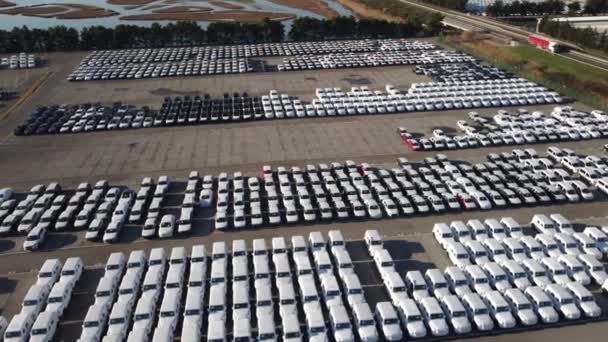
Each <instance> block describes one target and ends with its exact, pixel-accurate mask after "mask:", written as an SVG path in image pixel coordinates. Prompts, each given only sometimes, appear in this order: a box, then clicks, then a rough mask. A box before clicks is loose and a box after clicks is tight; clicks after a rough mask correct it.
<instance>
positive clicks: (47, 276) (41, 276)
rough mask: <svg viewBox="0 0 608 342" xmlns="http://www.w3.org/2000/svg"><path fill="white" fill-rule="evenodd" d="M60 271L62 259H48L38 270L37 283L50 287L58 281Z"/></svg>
mask: <svg viewBox="0 0 608 342" xmlns="http://www.w3.org/2000/svg"><path fill="white" fill-rule="evenodd" d="M60 273H61V261H59V259H47V260H46V261H45V262H44V263H43V264H42V267H40V270H39V271H38V279H37V280H36V284H37V285H43V286H47V287H49V288H50V287H51V286H53V284H54V283H55V282H56V281H57V279H59V275H60Z"/></svg>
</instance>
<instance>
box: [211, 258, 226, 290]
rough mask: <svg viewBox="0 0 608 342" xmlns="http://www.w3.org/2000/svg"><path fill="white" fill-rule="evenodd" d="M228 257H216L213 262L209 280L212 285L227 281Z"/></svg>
mask: <svg viewBox="0 0 608 342" xmlns="http://www.w3.org/2000/svg"><path fill="white" fill-rule="evenodd" d="M226 263H227V261H226V258H221V259H215V260H213V261H212V262H211V273H210V275H209V282H210V283H211V284H212V285H215V284H222V283H226V281H227V278H226Z"/></svg>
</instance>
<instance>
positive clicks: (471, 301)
mask: <svg viewBox="0 0 608 342" xmlns="http://www.w3.org/2000/svg"><path fill="white" fill-rule="evenodd" d="M462 300H463V301H464V302H466V303H467V304H468V305H469V306H471V307H473V308H479V307H485V306H486V304H485V303H484V302H483V300H482V299H481V296H480V295H479V294H477V293H475V292H469V293H467V294H465V295H464V296H463V297H462Z"/></svg>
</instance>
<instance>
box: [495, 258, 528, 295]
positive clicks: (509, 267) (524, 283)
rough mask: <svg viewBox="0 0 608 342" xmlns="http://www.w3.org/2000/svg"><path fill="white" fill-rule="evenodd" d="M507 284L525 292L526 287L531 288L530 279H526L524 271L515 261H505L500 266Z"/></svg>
mask: <svg viewBox="0 0 608 342" xmlns="http://www.w3.org/2000/svg"><path fill="white" fill-rule="evenodd" d="M501 266H502V268H503V270H504V271H505V273H507V277H509V282H510V283H511V284H513V285H514V286H515V287H516V288H518V289H520V290H522V291H523V290H525V289H526V288H527V287H528V286H531V284H530V279H528V273H527V272H526V270H525V269H524V268H523V267H522V266H521V265H520V264H519V263H518V262H517V261H515V260H507V261H505V262H503V263H502V264H501Z"/></svg>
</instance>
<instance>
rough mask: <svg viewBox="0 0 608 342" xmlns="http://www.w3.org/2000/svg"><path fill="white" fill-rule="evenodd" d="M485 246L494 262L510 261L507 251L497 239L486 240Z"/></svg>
mask: <svg viewBox="0 0 608 342" xmlns="http://www.w3.org/2000/svg"><path fill="white" fill-rule="evenodd" d="M483 245H484V247H485V248H486V250H487V251H488V256H489V257H490V259H491V260H492V261H494V262H498V263H500V262H503V261H505V260H509V256H508V255H507V251H506V250H505V247H504V246H503V244H502V243H500V241H498V240H496V239H486V240H484V241H483Z"/></svg>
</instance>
